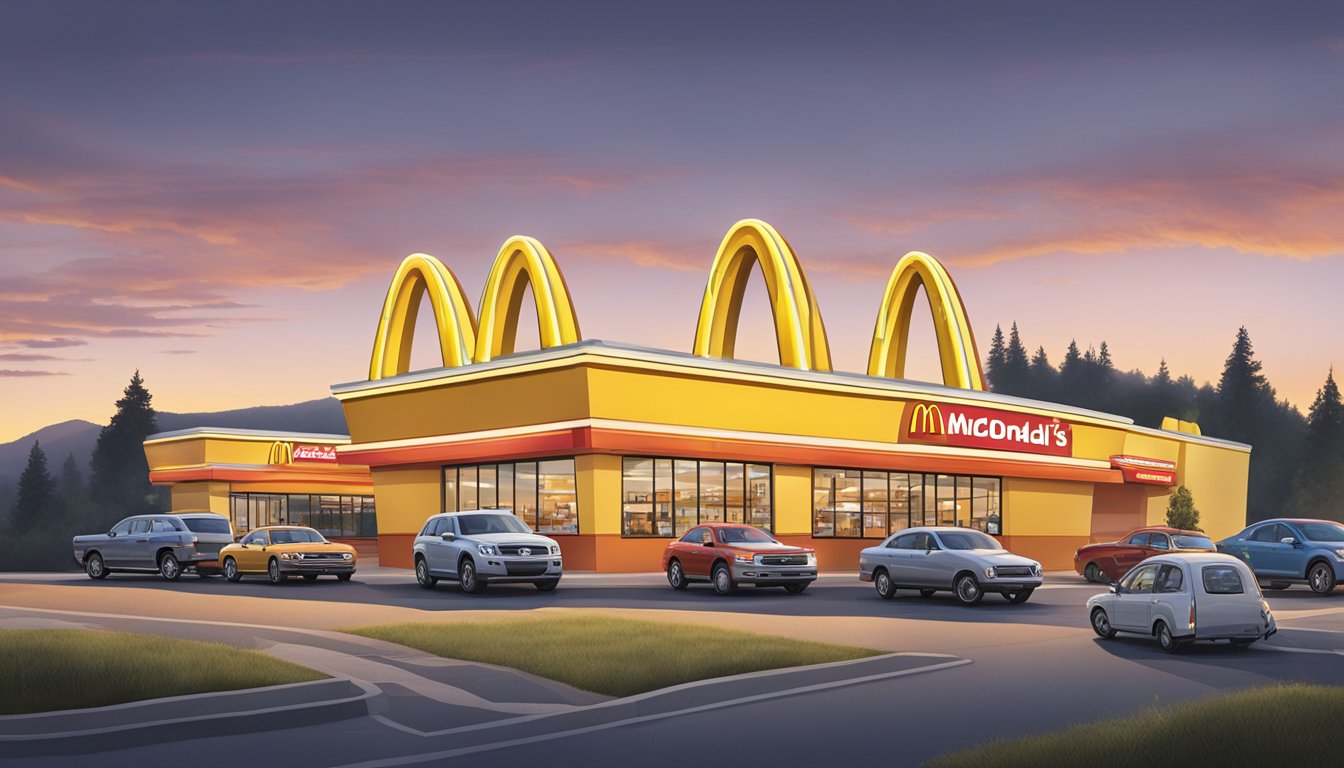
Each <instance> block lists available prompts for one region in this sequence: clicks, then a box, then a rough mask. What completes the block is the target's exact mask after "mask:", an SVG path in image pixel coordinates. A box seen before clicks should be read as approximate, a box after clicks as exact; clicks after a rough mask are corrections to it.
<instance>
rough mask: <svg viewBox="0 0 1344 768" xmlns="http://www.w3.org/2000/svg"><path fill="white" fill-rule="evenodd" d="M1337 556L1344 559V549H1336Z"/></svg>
mask: <svg viewBox="0 0 1344 768" xmlns="http://www.w3.org/2000/svg"><path fill="white" fill-rule="evenodd" d="M1335 557H1337V558H1339V559H1340V560H1344V549H1336V550H1335Z"/></svg>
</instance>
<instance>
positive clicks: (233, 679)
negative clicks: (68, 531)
mask: <svg viewBox="0 0 1344 768" xmlns="http://www.w3.org/2000/svg"><path fill="white" fill-rule="evenodd" d="M325 677H326V675H323V674H322V673H320V672H315V671H313V670H311V669H308V668H306V667H300V666H298V665H297V664H291V663H289V662H287V661H281V660H280V659H276V658H272V657H270V656H267V655H266V654H264V653H261V652H259V651H248V650H241V649H238V648H232V647H230V646H227V645H222V644H220V643H203V642H199V641H196V640H178V639H176V638H170V637H157V636H154V635H139V634H135V633H131V632H101V631H91V630H80V629H0V715H18V714H26V713H29V712H49V711H52V710H58V709H82V708H85V707H102V706H107V705H110V704H124V703H126V702H131V701H142V700H144V699H157V698H161V697H164V696H183V695H186V694H190V693H209V692H212V691H233V690H238V689H240V688H257V687H260V686H266V685H281V684H284V683H301V682H305V681H308V680H321V679H323V678H325Z"/></svg>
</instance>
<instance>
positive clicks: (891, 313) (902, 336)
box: [868, 251, 985, 391]
mask: <svg viewBox="0 0 1344 768" xmlns="http://www.w3.org/2000/svg"><path fill="white" fill-rule="evenodd" d="M920 287H923V288H924V293H925V295H926V296H928V299H929V310H930V311H931V312H932V313H933V326H934V330H935V332H936V333H937V337H938V357H939V361H940V362H941V363H942V369H943V383H944V384H947V385H948V386H952V387H961V388H962V389H976V390H981V391H983V390H984V388H985V379H984V373H983V372H982V371H981V369H980V353H979V350H977V349H976V346H975V336H974V334H972V333H971V323H970V321H969V320H968V319H967V316H966V307H965V306H964V305H963V304H962V303H961V294H959V293H958V292H957V286H956V283H954V282H952V277H951V276H950V275H948V274H947V270H946V269H943V265H942V264H940V263H938V260H937V259H935V258H933V257H932V256H929V255H928V254H926V253H920V252H919V251H911V252H910V253H907V254H906V255H905V256H902V257H901V260H900V261H899V262H897V263H896V268H895V269H893V270H892V272H891V279H890V280H889V281H887V291H886V293H885V294H884V295H883V298H882V306H881V308H880V309H879V310H878V313H877V327H876V328H874V330H873V344H872V348H871V350H870V351H869V353H868V375H869V376H887V377H890V378H903V377H904V376H905V353H906V349H907V343H906V342H907V337H908V336H909V335H910V314H911V312H912V311H913V310H914V306H915V298H916V297H917V295H918V293H919V289H920Z"/></svg>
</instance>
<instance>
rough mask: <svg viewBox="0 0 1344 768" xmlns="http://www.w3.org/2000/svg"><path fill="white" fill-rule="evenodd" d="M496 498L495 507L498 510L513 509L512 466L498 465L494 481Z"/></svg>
mask: <svg viewBox="0 0 1344 768" xmlns="http://www.w3.org/2000/svg"><path fill="white" fill-rule="evenodd" d="M495 488H496V491H497V493H496V496H497V497H498V498H497V499H496V500H495V506H497V507H499V508H500V509H507V510H512V509H513V465H512V464H500V465H499V469H498V470H496V479H495Z"/></svg>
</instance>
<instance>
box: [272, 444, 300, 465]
mask: <svg viewBox="0 0 1344 768" xmlns="http://www.w3.org/2000/svg"><path fill="white" fill-rule="evenodd" d="M266 463H267V464H293V463H294V444H293V443H287V442H284V441H283V440H276V441H275V442H273V443H271V455H270V456H269V457H268V458H267V459H266Z"/></svg>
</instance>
